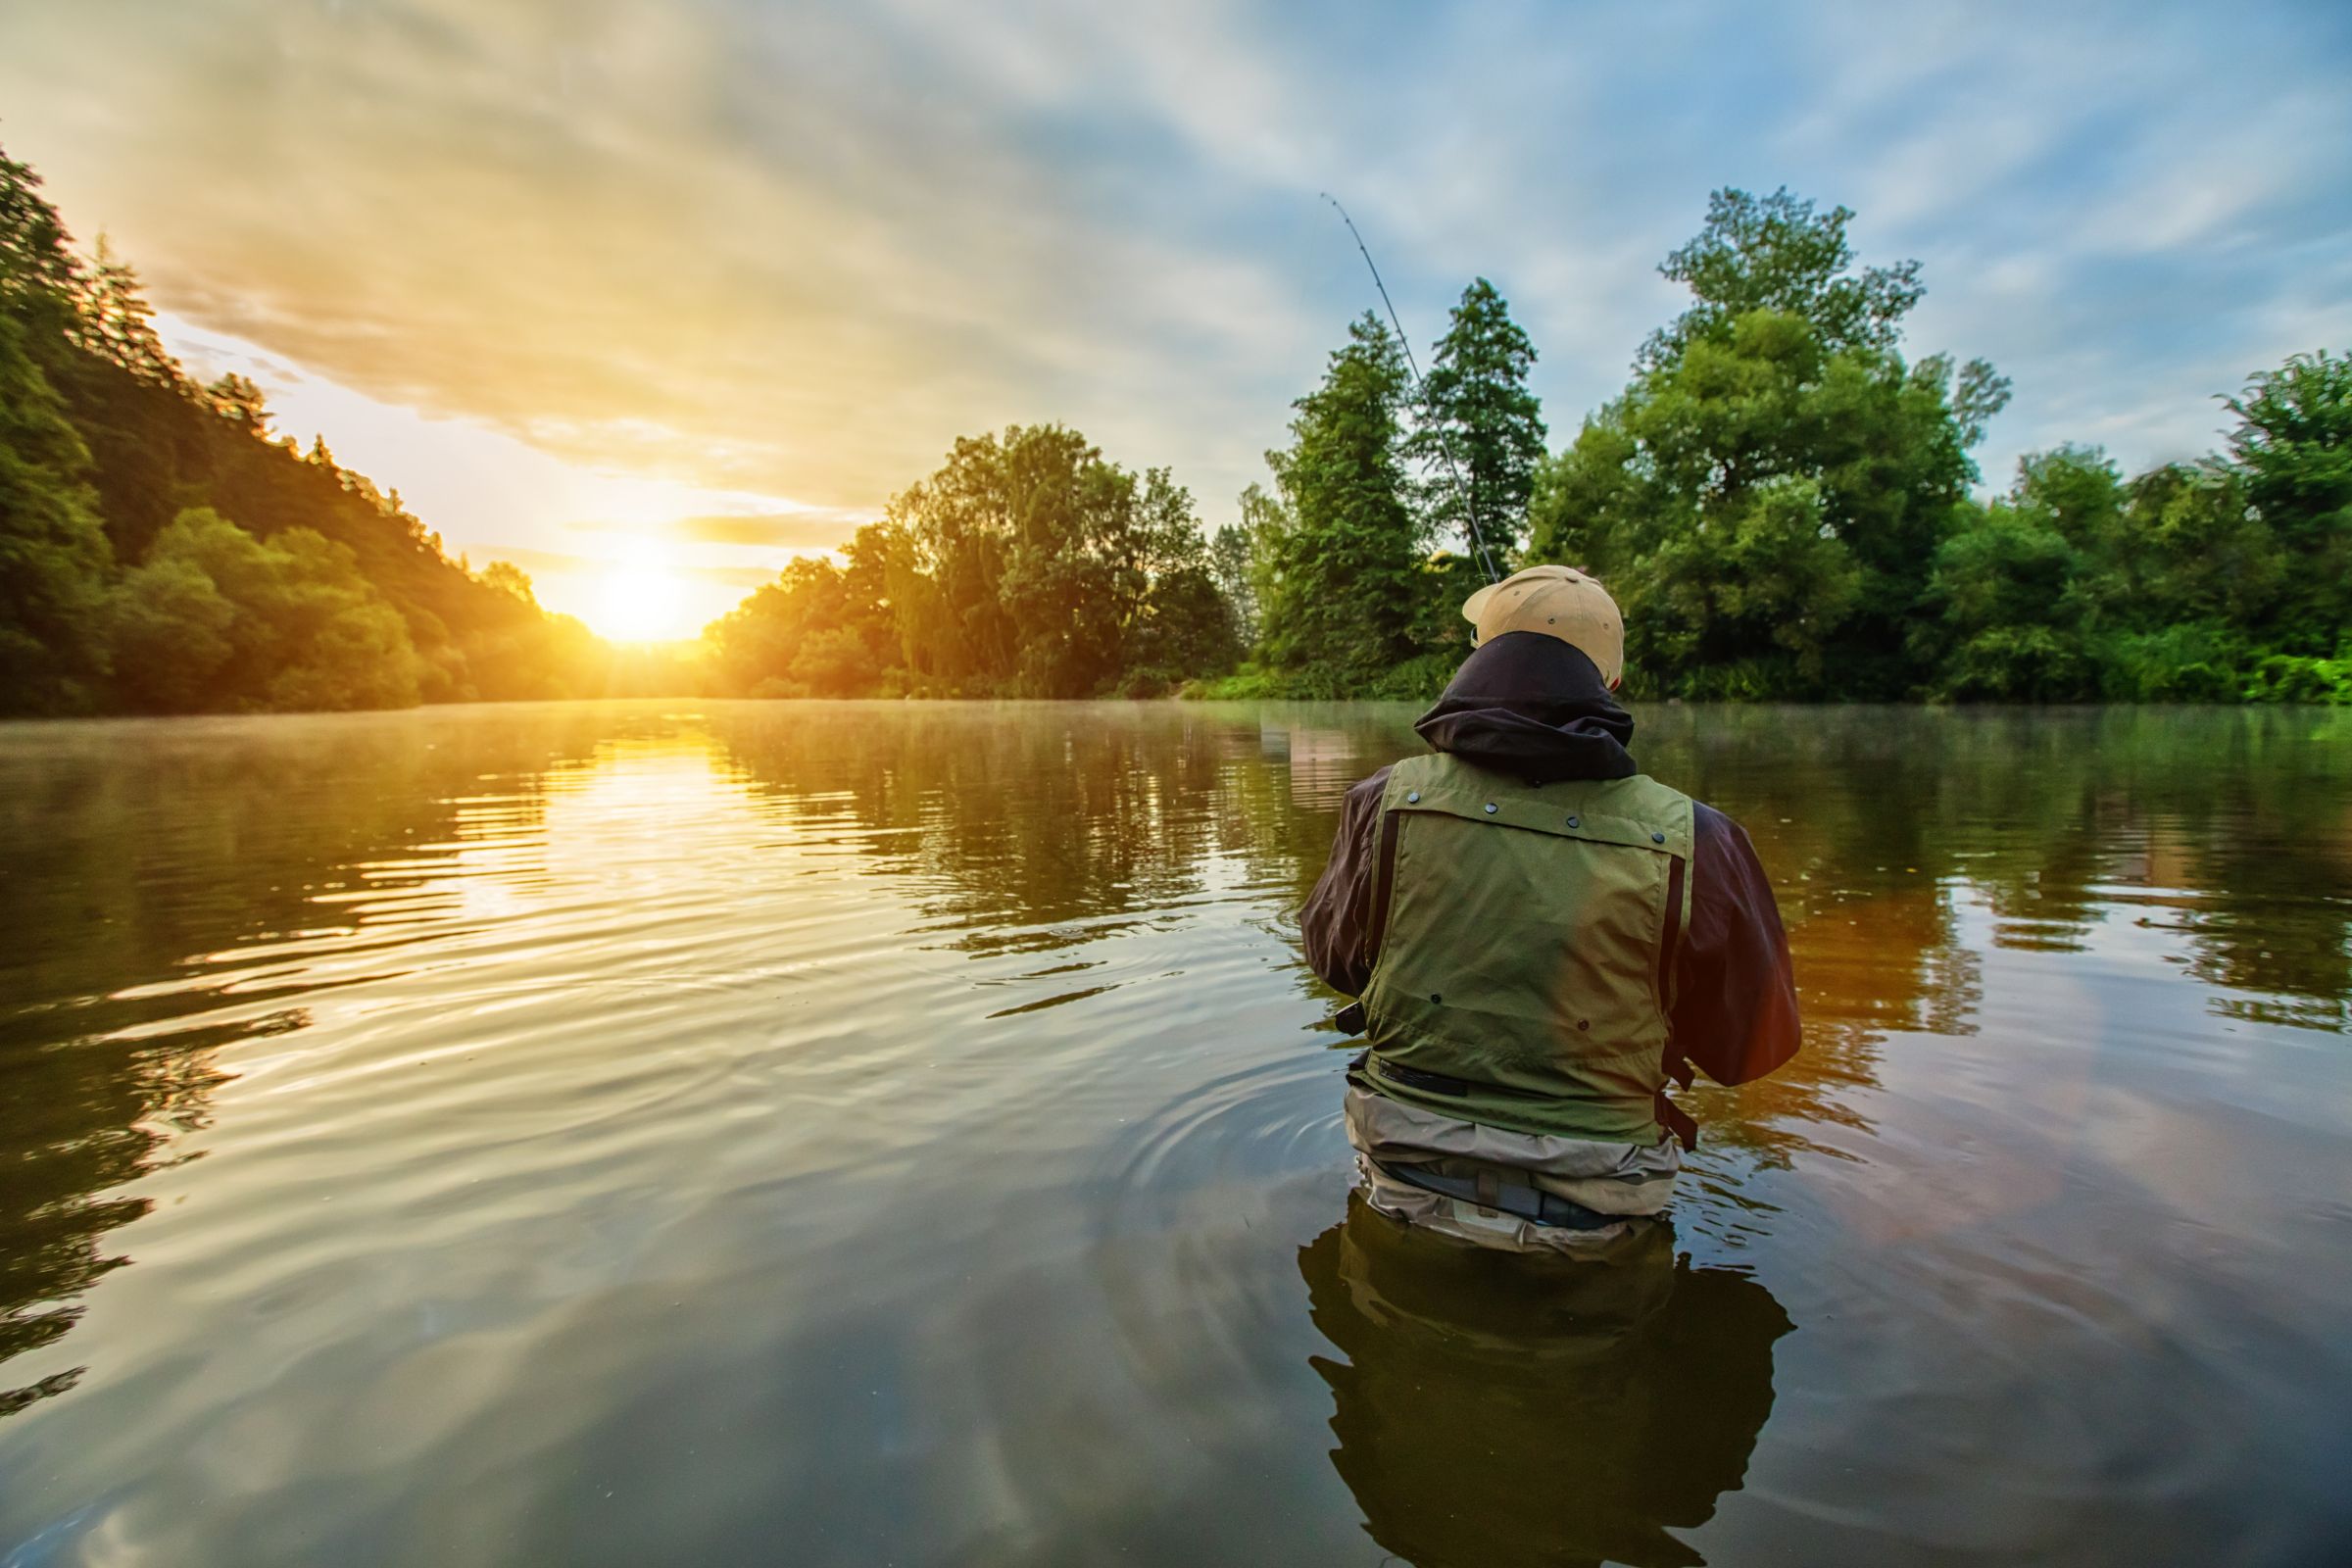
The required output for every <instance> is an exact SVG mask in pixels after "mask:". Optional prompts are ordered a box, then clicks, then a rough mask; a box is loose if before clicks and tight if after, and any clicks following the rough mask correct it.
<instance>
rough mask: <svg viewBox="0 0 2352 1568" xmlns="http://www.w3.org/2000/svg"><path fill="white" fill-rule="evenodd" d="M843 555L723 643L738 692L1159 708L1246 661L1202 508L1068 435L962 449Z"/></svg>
mask: <svg viewBox="0 0 2352 1568" xmlns="http://www.w3.org/2000/svg"><path fill="white" fill-rule="evenodd" d="M840 555H841V558H842V559H841V561H840V562H839V563H838V564H837V563H835V562H833V561H831V560H829V559H825V558H821V557H816V558H809V557H805V558H803V559H801V560H798V561H795V562H794V563H793V564H791V565H790V566H789V567H788V568H786V570H785V571H784V573H783V574H782V575H781V576H780V577H778V578H777V580H776V581H775V582H773V583H770V584H769V585H768V586H766V587H764V588H761V589H760V590H759V591H758V592H757V593H755V594H753V595H752V596H751V597H750V598H749V599H747V600H745V601H744V602H743V604H742V605H740V606H738V607H737V608H736V610H735V611H734V612H733V613H730V614H728V615H726V616H725V617H724V618H722V619H720V620H717V621H715V622H713V623H712V624H711V627H710V628H709V629H708V630H707V631H706V632H705V633H704V638H705V642H706V644H707V646H708V650H709V655H708V657H709V660H710V663H711V673H712V677H713V679H714V680H715V682H716V683H717V685H718V686H719V687H720V688H721V689H722V690H725V691H729V692H735V693H740V694H744V695H748V696H754V697H861V696H875V695H881V696H924V697H998V696H1002V697H1092V696H1104V695H1123V696H1135V697H1141V696H1158V695H1161V694H1164V693H1166V692H1167V691H1169V690H1171V689H1173V688H1174V687H1175V686H1177V685H1178V684H1180V683H1182V682H1184V681H1187V680H1191V679H1195V678H1198V677H1201V676H1206V675H1212V674H1216V673H1219V672H1221V671H1224V670H1227V669H1230V668H1231V667H1232V666H1233V663H1234V662H1235V660H1236V659H1237V658H1238V657H1239V654H1240V650H1241V643H1240V633H1239V629H1238V627H1237V626H1236V624H1235V621H1234V617H1233V610H1232V606H1231V605H1230V603H1229V602H1228V601H1227V599H1226V597H1225V596H1224V595H1223V594H1222V593H1221V592H1220V591H1219V589H1218V587H1217V582H1216V578H1215V576H1214V574H1213V572H1212V569H1211V563H1210V555H1209V547H1208V544H1207V541H1206V540H1205V539H1204V538H1203V537H1202V534H1201V525H1200V520H1199V518H1198V516H1197V515H1196V514H1195V512H1194V508H1193V500H1192V497H1191V496H1190V495H1189V494H1187V493H1186V492H1185V490H1184V489H1183V488H1182V487H1181V486H1179V485H1177V484H1175V483H1174V482H1173V481H1172V480H1171V479H1170V478H1169V477H1168V473H1167V470H1166V469H1164V468H1153V469H1151V470H1148V471H1147V472H1144V473H1141V474H1138V473H1134V472H1131V471H1129V470H1128V469H1126V468H1123V467H1121V466H1118V465H1117V464H1114V463H1111V462H1109V461H1108V460H1106V459H1105V458H1104V457H1103V454H1102V452H1101V451H1100V450H1099V449H1097V448H1096V447H1094V446H1092V445H1091V444H1089V443H1088V441H1087V440H1086V438H1085V437H1084V436H1082V435H1080V434H1078V433H1077V432H1076V431H1074V430H1069V429H1065V428H1063V427H1061V426H1059V425H1031V426H1026V427H1024V426H1018V425H1016V426H1014V427H1012V428H1011V429H1008V430H1006V431H1005V433H1004V434H1003V435H1001V436H1000V435H986V436H980V437H977V438H971V439H966V440H961V441H958V442H956V448H955V450H954V451H953V452H952V453H950V454H949V457H948V461H947V463H946V465H945V466H942V467H941V468H940V469H939V471H938V472H936V473H934V474H932V475H931V476H930V477H929V478H927V479H924V480H923V481H921V482H920V483H918V484H915V485H913V486H912V487H910V488H908V489H907V491H905V492H904V493H902V494H901V495H899V496H897V497H896V498H894V499H893V500H892V502H891V503H890V506H889V509H888V511H887V512H886V513H885V515H884V516H883V518H882V520H881V521H879V522H873V523H868V524H866V525H865V526H864V527H862V528H860V529H858V533H857V535H856V536H855V537H854V538H853V539H851V540H850V542H849V543H848V544H847V545H846V546H844V547H843V549H842V550H841V552H840Z"/></svg>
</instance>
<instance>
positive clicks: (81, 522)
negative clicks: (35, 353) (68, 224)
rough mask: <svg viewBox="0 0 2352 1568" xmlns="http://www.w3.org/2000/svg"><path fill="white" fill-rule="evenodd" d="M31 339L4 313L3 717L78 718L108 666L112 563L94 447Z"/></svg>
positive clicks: (0, 390)
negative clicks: (103, 624) (92, 466)
mask: <svg viewBox="0 0 2352 1568" xmlns="http://www.w3.org/2000/svg"><path fill="white" fill-rule="evenodd" d="M24 338H25V329H24V328H23V327H22V326H20V325H19V324H18V323H17V321H16V320H14V319H11V318H10V317H9V316H8V315H7V314H4V313H0V711H6V712H16V713H56V712H69V711H75V710H78V709H80V708H83V707H85V706H87V704H88V703H89V701H90V699H91V696H92V682H93V681H94V680H95V678H96V677H97V676H98V675H99V674H100V673H101V672H102V671H103V669H104V648H103V640H102V637H101V635H100V629H99V620H100V611H101V608H102V607H103V605H104V603H105V594H106V577H107V572H108V569H109V568H110V567H111V565H112V564H113V562H112V555H111V552H110V551H109V550H108V548H107V543H106V533H105V530H104V527H103V525H102V524H101V523H100V521H99V518H98V513H97V509H96V505H95V500H96V498H95V497H94V496H93V495H92V494H91V492H90V489H89V487H88V486H87V485H86V484H85V483H83V482H82V474H83V472H84V470H85V469H86V468H87V467H88V466H89V452H88V449H87V448H85V447H84V446H83V445H82V442H81V437H80V436H79V435H78V434H76V433H75V431H74V429H73V425H72V424H71V423H70V422H68V420H67V418H66V414H65V407H64V404H63V402H62V401H61V400H60V399H59V397H58V395H57V393H56V391H55V390H54V389H53V388H52V387H51V386H50V384H49V380H48V377H46V376H45V375H43V374H42V373H41V369H40V367H39V366H37V365H35V364H34V363H33V361H32V359H31V357H30V356H28V355H27V354H26V353H25V347H24Z"/></svg>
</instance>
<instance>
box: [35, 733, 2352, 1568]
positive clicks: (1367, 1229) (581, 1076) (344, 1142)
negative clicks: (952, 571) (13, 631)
mask: <svg viewBox="0 0 2352 1568" xmlns="http://www.w3.org/2000/svg"><path fill="white" fill-rule="evenodd" d="M1409 717H1410V714H1409V713H1408V712H1406V711H1402V710H1389V709H1370V708H1326V709H1314V708H1268V709H1257V708H1247V709H1242V708H1236V709H1222V708H1197V707H1173V706H1169V707H1153V706H1145V707H1135V706H1124V705H1121V706H1111V707H1103V708H1091V707H1078V706H1036V707H1029V706H1020V705H1005V706H996V707H990V706H973V707H949V706H912V705H872V706H865V705H839V706H834V705H740V706H737V705H724V704H719V705H678V704H659V703H656V704H640V705H612V706H574V707H548V708H519V709H492V710H480V711H427V712H419V713H410V714H401V715H393V716H382V717H348V718H346V717H321V718H313V719H270V720H256V721H244V720H202V721H173V722H166V723H113V724H104V725H49V726H40V727H11V728H8V729H5V730H0V812H4V813H5V814H0V878H4V882H5V886H6V887H7V889H8V891H9V899H8V904H7V914H6V918H7V920H8V922H9V935H10V938H11V940H10V942H9V944H8V957H7V960H6V966H5V968H4V969H0V1073H5V1079H4V1080H0V1081H5V1083H6V1085H7V1090H8V1093H7V1096H6V1106H7V1109H6V1113H5V1118H4V1119H0V1156H5V1157H0V1411H6V1412H8V1413H7V1414H5V1415H0V1563H6V1564H8V1565H9V1568H18V1565H19V1564H27V1565H28V1564H33V1563H41V1564H50V1563H61V1564H62V1563H79V1562H93V1563H94V1562H100V1561H113V1560H118V1559H123V1558H131V1557H136V1556H140V1555H142V1554H144V1555H147V1556H151V1557H153V1558H156V1559H158V1560H169V1561H189V1562H197V1561H217V1562H228V1561H257V1560H295V1559H300V1560H334V1561H338V1562H348V1563H406V1562H412V1561H414V1562H422V1561H428V1560H430V1561H444V1562H445V1561H460V1562H473V1561H478V1562H491V1561H515V1560H561V1561H566V1562H632V1561H642V1560H657V1559H659V1560H672V1561H687V1560H701V1561H710V1560H742V1559H751V1560H766V1559H769V1558H776V1557H784V1558H789V1559H790V1560H793V1561H796V1562H841V1563H867V1562H877V1561H884V1560H891V1561H897V1562H901V1563H909V1562H939V1563H946V1562H956V1563H964V1562H981V1563H990V1562H1005V1563H1011V1562H1069V1563H1084V1562H1095V1561H1101V1560H1103V1559H1106V1558H1111V1557H1119V1558H1120V1560H1125V1561H1132V1562H1146V1563H1151V1562H1161V1563H1170V1564H1175V1563H1198V1562H1204V1561H1302V1562H1303V1561H1312V1562H1326V1561H1328V1562H1363V1563H1371V1562H1376V1561H1379V1560H1381V1558H1382V1556H1383V1555H1384V1554H1390V1555H1393V1556H1394V1557H1396V1558H1400V1559H1402V1560H1406V1561H1411V1562H1415V1563H1420V1564H1424V1565H1432V1564H1444V1563H1494V1562H1501V1561H1513V1562H1516V1561H1542V1562H1576V1561H1590V1560H1600V1559H1604V1558H1606V1559H1611V1560H1619V1561H1627V1562H1635V1563H1642V1564H1668V1563H1695V1562H1700V1561H1718V1562H1725V1561H1730V1562H1740V1561H1749V1560H1757V1559H1759V1558H1768V1557H1769V1558H1778V1559H1784V1560H1797V1561H1819V1560H1832V1559H1842V1560H1855V1559H1860V1560H1870V1561H1875V1562H1911V1561H1923V1562H1924V1561H1931V1560H1933V1561H1938V1562H1942V1561H1952V1560H1969V1559H1982V1560H1985V1561H2018V1560H2026V1561H2033V1560H2040V1561H2051V1562H2060V1561H2064V1562H2082V1561H2113V1562H2119V1563H2122V1562H2149V1561H2183V1562H2187V1561H2195V1562H2203V1561H2212V1560H2232V1561H2253V1562H2262V1561H2278V1562H2294V1561H2304V1560H2313V1559H2314V1558H2315V1557H2320V1558H2324V1557H2325V1556H2326V1555H2327V1553H2328V1551H2329V1550H2330V1549H2332V1548H2333V1547H2335V1546H2339V1545H2342V1544H2346V1543H2348V1542H2352V1503H2348V1502H2347V1501H2346V1500H2345V1498H2344V1495H2343V1493H2342V1489H2341V1487H2340V1485H2339V1484H2338V1483H2339V1481H2340V1477H2341V1475H2342V1474H2343V1473H2344V1471H2345V1468H2346V1466H2347V1464H2348V1463H2352V1439H2348V1438H2347V1425H2348V1424H2347V1422H2346V1421H2345V1419H2344V1416H2343V1411H2344V1409H2345V1407H2346V1402H2347V1397H2348V1396H2352V1241H2348V1240H2347V1237H2348V1236H2352V1227H2347V1225H2346V1223H2345V1222H2346V1221H2347V1220H2348V1219H2352V1198H2348V1196H2347V1185H2346V1183H2345V1181H2344V1180H2343V1172H2344V1171H2345V1169H2346V1168H2347V1153H2348V1152H2352V1093H2348V1092H2347V1091H2348V1090H2352V1054H2348V1053H2347V1049H2346V1037H2347V1034H2348V1033H2352V1012H2348V1010H2347V1008H2348V1003H2347V998H2348V997H2352V947H2348V940H2347V933H2348V931H2352V721H2348V720H2347V718H2346V717H2345V716H2344V715H2329V714H2326V713H2296V712H2286V713H2279V712H2272V713H2263V712H2248V711H2118V712H2107V713H2099V712H2055V713H2034V714H2018V713H1972V712H1960V713H1933V712H1915V711H1896V712H1888V711H1861V710H1857V711H1796V712H1791V711H1783V710H1740V711H1721V710H1702V709H1665V710H1656V711H1649V712H1646V713H1644V714H1643V715H1642V732H1641V735H1640V737H1639V744H1638V745H1637V748H1636V750H1637V754H1638V755H1639V756H1640V757H1641V758H1642V761H1643V763H1644V765H1645V766H1646V767H1648V768H1649V769H1650V770H1651V771H1653V772H1655V773H1657V774H1659V775H1660V776H1661V777H1663V778H1665V779H1666V780H1668V781H1669V782H1672V783H1674V784H1677V785H1679V786H1682V787H1684V788H1687V789H1689V790H1691V792H1692V793H1694V794H1697V795H1699V796H1700V797H1701V798H1703V799H1707V800H1710V801H1712V802H1714V803H1715V804H1716V805H1718V806H1721V807H1723V808H1724V809H1727V810H1730V811H1732V812H1733V813H1734V814H1735V815H1737V816H1739V817H1740V818H1741V819H1742V820H1743V821H1744V822H1745V824H1746V825H1747V827H1748V829H1749V831H1750V833H1751V834H1752V835H1753V837H1754V838H1755V840H1756V843H1757V846H1758V849H1759V851H1760V852H1761V854H1762V856H1763V858H1764V861H1765V863H1766V865H1767V866H1768V867H1769V868H1770V869H1771V871H1772V872H1773V874H1774V875H1775V877H1776V879H1777V880H1778V881H1779V883H1780V885H1781V892H1782V897H1783V900H1784V905H1785V909H1786V912H1787V914H1788V917H1789V925H1790V930H1791V938H1792V942H1793V945H1794V948H1795V951H1796V956H1797V965H1798V978H1799V982H1800V984H1801V986H1802V987H1803V994H1804V1003H1805V1005H1806V1008H1807V1013H1808V1019H1807V1024H1808V1033H1807V1050H1806V1054H1805V1055H1804V1056H1803V1057H1802V1058H1800V1061H1799V1062H1798V1064H1797V1065H1796V1067H1795V1068H1794V1069H1792V1070H1791V1071H1789V1072H1788V1073H1785V1074H1783V1075H1782V1076H1780V1077H1778V1078H1775V1079H1773V1080H1769V1081H1767V1082H1765V1083H1762V1084H1759V1085H1753V1086H1749V1087H1748V1088H1746V1089H1743V1090H1739V1091H1727V1090H1703V1091H1701V1092H1700V1093H1699V1094H1698V1095H1696V1096H1695V1097H1693V1101H1694V1108H1695V1109H1696V1110H1697V1111H1698V1113H1699V1116H1700V1119H1701V1121H1702V1123H1703V1124H1705V1126H1706V1128H1707V1132H1708V1139H1707V1142H1706V1144H1705V1146H1704V1148H1703V1149H1702V1150H1701V1151H1700V1152H1699V1155H1698V1156H1697V1158H1696V1159H1695V1160H1694V1162H1693V1171H1692V1174H1691V1177H1690V1178H1689V1179H1688V1181H1687V1187H1686V1191H1685V1194H1684V1196H1683V1198H1682V1199H1681V1200H1680V1201H1678V1203H1677V1205H1676V1212H1675V1225H1676V1228H1675V1233H1674V1235H1673V1237H1672V1239H1671V1241H1670V1242H1663V1243H1662V1244H1661V1245H1658V1246H1656V1247H1654V1248H1651V1249H1647V1250H1641V1251H1639V1252H1638V1254H1637V1255H1632V1256H1629V1257H1627V1258H1625V1259H1621V1260H1620V1262H1619V1265H1618V1266H1617V1267H1616V1268H1615V1269H1613V1270H1611V1271H1608V1272H1607V1273H1605V1274H1596V1273H1593V1272H1591V1271H1585V1272H1574V1271H1572V1272H1570V1273H1568V1274H1565V1275H1563V1274H1561V1273H1559V1272H1558V1271H1557V1270H1552V1271H1548V1272H1547V1271H1546V1270H1544V1269H1526V1268H1511V1267H1498V1266H1496V1265H1497V1263H1498V1261H1499V1260H1495V1259H1487V1258H1475V1257H1473V1258H1465V1257H1462V1256H1459V1255H1456V1254H1454V1253H1452V1252H1450V1251H1449V1250H1445V1249H1442V1248H1433V1247H1430V1246H1427V1245H1425V1244H1423V1243H1422V1241H1421V1239H1419V1238H1409V1237H1403V1236H1399V1235H1397V1234H1396V1233H1395V1232H1393V1231H1391V1230H1389V1229H1388V1228H1387V1227H1386V1225H1385V1222H1382V1221H1380V1220H1379V1219H1378V1218H1377V1216H1374V1215H1371V1214H1369V1213H1367V1212H1365V1211H1363V1210H1362V1209H1361V1208H1360V1206H1359V1205H1357V1204H1355V1203H1354V1202H1353V1201H1351V1199H1350V1196H1349V1193H1348V1172H1347V1161H1346V1149H1345V1142H1344V1140H1343V1139H1342V1137H1341V1135H1340V1131H1339V1128H1338V1123H1337V1107H1338V1095H1339V1073H1340V1068H1341V1065H1342V1063H1343V1060H1344V1057H1343V1056H1342V1055H1341V1054H1339V1053H1337V1052H1334V1051H1331V1050H1329V1049H1326V1048H1328V1047H1330V1046H1332V1045H1334V1044H1335V1043H1336V1041H1335V1039H1334V1037H1332V1036H1330V1035H1327V1034H1319V1033H1316V1032H1314V1028H1313V1026H1314V1024H1315V1023H1316V1021H1317V1020H1318V1019H1320V1018H1321V1017H1323V1016H1324V1015H1325V1013H1326V1012H1327V1011H1328V1009H1329V1001H1330V999H1329V998H1328V997H1326V996H1323V995H1321V994H1319V992H1318V989H1317V987H1316V986H1315V984H1314V982H1313V981H1312V980H1311V979H1310V978H1309V977H1308V976H1306V974H1305V973H1304V971H1303V969H1302V968H1301V966H1300V964H1299V958H1298V954H1297V948H1296V943H1295V939H1294V937H1293V935H1292V932H1291V929H1290V926H1289V923H1288V911H1289V910H1290V909H1292V908H1294V907H1296V906H1297V904H1298V903H1299V900H1300V899H1301V898H1302V897H1303V895H1304V892H1305V890H1306V888H1307V886H1308V885H1309V884H1310V883H1311V881H1312V878H1313V876H1314V873H1315V871H1316V869H1317V868H1318V867H1319V865H1320V862H1321V858H1322V856H1323V853H1324V851H1325V850H1326V848H1327V847H1328V845H1329V842H1330V835H1331V832H1332V828H1333V825H1334V816H1335V809H1336V806H1337V802H1338V798H1339V795H1340V792H1341V791H1343V790H1344V789H1345V788H1346V786H1347V785H1348V783H1349V782H1351V781H1352V780H1353V779H1354V778H1356V777H1358V776H1360V775H1361V774H1362V773H1364V772H1366V771H1368V770H1369V769H1370V768H1371V767H1373V766H1375V765H1377V764H1378V763H1379V762H1381V761H1385V760H1390V759H1391V758H1393V757H1395V756H1397V755H1399V754H1400V753H1402V752H1403V751H1405V750H1406V749H1408V748H1409V747H1410V746H1411V745H1412V741H1411V737H1410V733H1409V729H1408V728H1407V722H1408V720H1409ZM1122 1554H1123V1555H1122Z"/></svg>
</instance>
